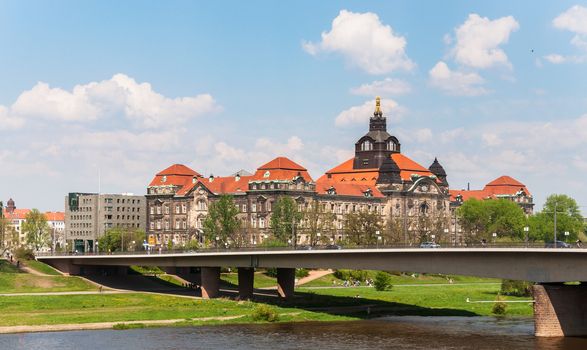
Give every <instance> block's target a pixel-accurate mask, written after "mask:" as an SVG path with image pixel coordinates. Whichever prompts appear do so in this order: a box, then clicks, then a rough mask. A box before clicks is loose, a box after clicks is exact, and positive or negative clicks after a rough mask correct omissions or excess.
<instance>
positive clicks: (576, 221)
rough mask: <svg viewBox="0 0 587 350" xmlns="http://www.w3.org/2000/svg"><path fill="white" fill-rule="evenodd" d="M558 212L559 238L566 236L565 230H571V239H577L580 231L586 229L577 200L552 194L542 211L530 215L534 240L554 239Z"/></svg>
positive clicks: (557, 231)
mask: <svg viewBox="0 0 587 350" xmlns="http://www.w3.org/2000/svg"><path fill="white" fill-rule="evenodd" d="M555 212H556V234H557V239H558V240H564V239H565V238H566V236H565V234H564V233H565V232H569V237H568V239H569V240H573V241H574V240H576V239H577V237H578V235H579V233H580V232H582V231H583V230H584V224H583V217H582V216H581V212H580V211H579V206H578V205H577V202H576V201H575V200H574V199H573V198H571V197H569V196H567V195H564V194H552V195H550V196H548V198H546V202H545V203H544V207H543V209H542V211H541V212H538V213H536V214H534V215H533V216H532V217H530V220H529V226H530V233H529V234H530V237H531V238H532V239H533V240H540V241H553V240H554V231H555V225H554V218H555Z"/></svg>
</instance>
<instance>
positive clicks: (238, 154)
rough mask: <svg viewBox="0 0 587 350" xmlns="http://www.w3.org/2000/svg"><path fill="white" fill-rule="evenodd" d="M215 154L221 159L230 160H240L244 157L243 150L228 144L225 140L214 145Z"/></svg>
mask: <svg viewBox="0 0 587 350" xmlns="http://www.w3.org/2000/svg"><path fill="white" fill-rule="evenodd" d="M214 150H215V151H216V156H217V157H218V158H220V159H222V160H227V161H232V160H241V159H243V158H244V157H245V152H244V151H243V150H241V149H238V148H235V147H232V146H229V145H228V144H226V143H225V142H218V143H216V144H215V145H214Z"/></svg>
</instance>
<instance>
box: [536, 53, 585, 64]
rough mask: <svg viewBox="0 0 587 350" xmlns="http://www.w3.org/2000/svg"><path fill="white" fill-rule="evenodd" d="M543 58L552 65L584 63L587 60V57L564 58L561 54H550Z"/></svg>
mask: <svg viewBox="0 0 587 350" xmlns="http://www.w3.org/2000/svg"><path fill="white" fill-rule="evenodd" d="M543 58H544V59H545V60H547V61H548V62H550V63H552V64H563V63H583V62H585V61H586V60H587V57H585V56H573V55H571V56H563V55H559V54H550V55H546V56H544V57H543Z"/></svg>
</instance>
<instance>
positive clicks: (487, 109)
mask: <svg viewBox="0 0 587 350" xmlns="http://www.w3.org/2000/svg"><path fill="white" fill-rule="evenodd" d="M375 96H381V98H382V109H383V112H384V115H385V116H386V117H387V122H388V131H389V132H390V133H391V134H393V135H395V136H397V137H398V138H399V140H400V142H401V144H402V153H404V154H405V155H407V156H408V157H410V158H412V159H414V160H415V161H417V162H419V163H420V164H422V165H423V166H425V167H428V166H429V165H430V164H431V163H432V161H433V160H434V158H435V157H437V158H438V160H439V162H440V163H441V164H442V165H443V166H444V168H445V170H446V172H447V173H448V181H449V184H450V186H451V188H453V189H462V188H466V187H467V185H468V184H470V187H471V189H481V188H482V187H483V186H484V185H485V184H486V183H487V182H489V181H491V180H493V179H494V178H497V177H499V176H501V175H509V176H512V177H514V178H515V179H517V180H519V181H521V182H522V183H524V184H525V185H526V186H527V187H528V189H529V191H530V192H531V193H532V195H533V196H534V201H535V203H536V208H537V209H540V208H541V206H542V204H543V203H544V201H545V199H546V197H547V196H548V195H550V194H553V193H565V194H568V195H570V196H571V197H573V198H575V199H576V200H577V202H578V204H579V205H580V206H581V209H582V211H583V213H586V215H587V185H586V184H585V180H584V179H583V175H584V174H585V173H587V2H585V1H491V2H487V1H445V2H432V1H360V2H359V1H351V2H346V1H342V2H335V1H328V2H326V1H324V2H316V1H296V2H293V1H292V2H285V1H280V2H269V1H247V2H242V1H232V2H226V1H215V2H204V1H202V2H195V1H104V0H102V1H83V2H80V1H58V0H56V1H50V2H49V1H3V0H0V140H1V143H0V144H1V146H0V200H3V201H5V202H6V201H7V200H8V199H9V198H13V199H14V200H15V201H16V206H17V207H20V208H39V209H40V210H61V211H62V210H64V197H65V195H66V194H67V193H68V192H76V191H79V192H97V191H101V192H103V193H120V192H126V193H135V194H144V193H146V187H147V185H148V184H149V182H150V180H151V179H152V177H153V176H154V174H155V173H157V172H159V171H161V170H163V169H164V168H166V167H167V166H169V165H171V164H174V163H181V164H186V165H188V166H190V167H192V168H193V169H194V170H196V171H198V172H199V173H201V174H203V175H205V176H208V175H210V174H213V175H216V176H219V175H220V176H226V175H230V174H232V173H234V172H236V171H237V170H240V169H246V170H248V171H254V170H255V169H256V168H257V167H259V166H260V165H262V164H264V163H266V162H268V161H270V160H271V159H273V158H274V157H276V156H287V157H289V158H291V159H292V160H294V161H296V162H298V163H300V164H301V165H303V166H304V167H306V168H307V169H308V170H309V171H310V174H311V175H312V177H313V178H314V179H317V178H318V177H320V175H322V174H323V173H324V172H325V171H326V170H328V169H330V168H332V167H334V166H336V165H338V164H339V163H341V162H342V161H345V160H347V159H350V158H351V157H352V156H353V149H354V143H355V142H356V141H357V140H358V139H359V138H360V137H361V136H362V135H363V134H364V133H365V132H366V131H367V130H368V120H369V117H370V116H371V115H372V113H373V109H374V99H375Z"/></svg>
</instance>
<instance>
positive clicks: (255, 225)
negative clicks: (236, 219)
mask: <svg viewBox="0 0 587 350" xmlns="http://www.w3.org/2000/svg"><path fill="white" fill-rule="evenodd" d="M251 227H253V228H257V219H255V218H251Z"/></svg>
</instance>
